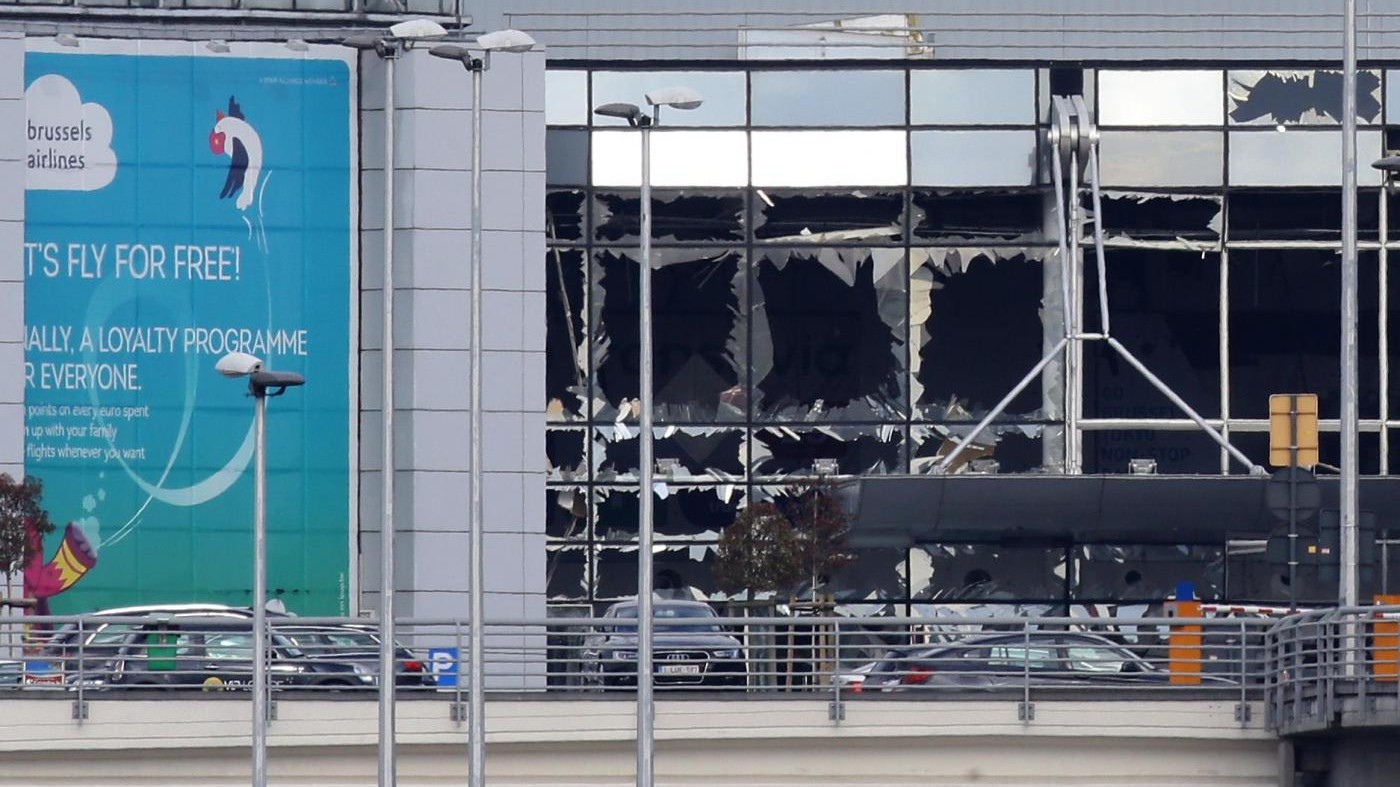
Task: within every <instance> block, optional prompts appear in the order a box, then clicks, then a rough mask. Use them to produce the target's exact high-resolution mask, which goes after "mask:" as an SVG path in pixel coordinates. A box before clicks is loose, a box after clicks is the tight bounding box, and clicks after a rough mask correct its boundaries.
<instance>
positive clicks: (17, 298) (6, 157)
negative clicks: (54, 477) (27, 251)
mask: <svg viewBox="0 0 1400 787" xmlns="http://www.w3.org/2000/svg"><path fill="white" fill-rule="evenodd" d="M24 138H25V131H24V39H23V38H20V37H19V36H16V35H13V34H8V33H3V32H0V473H9V474H10V475H13V476H16V477H19V476H21V475H23V474H24V374H23V370H24V344H23V342H24V267H23V259H24V257H23V251H24V245H23V244H24V230H23V228H24V177H25V167H24Z"/></svg>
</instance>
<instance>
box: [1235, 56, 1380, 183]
mask: <svg viewBox="0 0 1400 787" xmlns="http://www.w3.org/2000/svg"><path fill="white" fill-rule="evenodd" d="M1227 81H1228V83H1229V94H1230V109H1229V115H1230V124H1231V125H1262V126H1291V125H1332V126H1336V125H1340V124H1341V122H1342V72H1341V71H1323V70H1318V71H1288V70H1272V71H1230V72H1229V74H1228V80H1227ZM1380 116H1381V75H1380V72H1379V71H1358V72H1357V74H1356V117H1357V120H1358V122H1361V123H1378V122H1380ZM1334 164H1335V162H1334Z"/></svg>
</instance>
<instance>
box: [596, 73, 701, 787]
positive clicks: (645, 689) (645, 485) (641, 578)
mask: <svg viewBox="0 0 1400 787" xmlns="http://www.w3.org/2000/svg"><path fill="white" fill-rule="evenodd" d="M646 100H647V103H648V104H650V105H651V106H652V107H653V108H654V109H653V110H652V114H651V115H647V114H646V113H644V112H642V110H641V108H640V107H638V106H637V105H636V104H621V103H618V104H603V105H602V106H600V107H598V108H597V109H595V110H593V111H594V112H595V113H597V114H599V115H602V116H604V117H614V118H622V119H624V120H626V121H627V124H628V125H629V126H631V127H632V128H636V129H640V130H641V132H642V184H641V186H642V188H641V194H640V202H641V225H642V226H641V236H642V248H641V260H640V261H639V265H640V267H641V271H640V273H641V276H640V281H641V286H640V288H639V290H640V292H639V295H640V298H641V305H640V310H641V316H640V322H641V325H640V339H641V347H640V348H639V349H640V356H641V358H640V365H641V390H640V391H639V392H638V393H639V399H640V407H641V411H642V412H641V414H640V418H639V420H640V421H641V424H640V426H641V432H642V435H641V438H642V439H641V460H640V464H641V468H640V470H641V481H640V483H641V489H640V495H639V496H640V498H641V500H640V503H641V506H640V508H641V511H640V515H639V518H638V526H637V787H651V785H652V782H653V780H654V777H655V773H656V768H655V762H656V758H655V748H654V743H655V740H654V739H655V732H656V704H655V702H654V699H653V695H652V658H651V657H652V652H651V650H652V640H653V636H652V628H653V627H652V603H651V602H652V560H653V555H652V546H651V542H652V524H653V521H654V519H653V509H654V507H655V506H654V499H653V497H652V495H653V492H652V488H651V487H652V480H651V478H652V473H653V471H654V470H655V467H654V465H655V462H654V460H653V459H652V442H653V439H654V437H655V436H654V435H653V433H652V425H651V423H652V381H651V377H652V347H651V129H652V127H653V126H656V125H658V124H660V122H661V108H662V107H674V108H676V109H695V108H697V107H699V106H700V104H701V103H703V102H704V98H703V97H701V95H700V94H699V93H698V92H697V91H695V90H692V89H690V88H686V87H671V88H663V89H661V90H653V91H651V92H649V93H647V94H646Z"/></svg>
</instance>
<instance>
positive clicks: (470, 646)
mask: <svg viewBox="0 0 1400 787" xmlns="http://www.w3.org/2000/svg"><path fill="white" fill-rule="evenodd" d="M534 45H535V39H533V38H531V37H530V36H528V35H526V34H525V33H522V32H520V31H519V30H500V31H496V32H493V33H486V34H484V35H481V36H478V37H477V39H476V49H478V50H480V51H481V52H482V54H483V57H480V58H478V57H475V56H474V55H473V54H472V50H471V49H469V48H467V47H464V46H455V45H452V44H444V45H442V46H435V47H433V48H432V49H430V50H428V54H431V55H433V56H435V57H441V58H445V59H448V60H457V61H460V62H461V63H462V65H463V66H464V67H465V68H466V69H467V70H468V71H470V72H471V75H472V196H471V201H472V204H471V213H472V218H471V221H472V227H471V260H470V266H471V287H472V294H471V403H472V415H471V477H470V485H471V512H470V517H469V518H468V520H467V541H468V549H469V551H470V553H471V554H470V567H469V569H468V599H467V603H468V604H469V605H470V611H469V618H470V620H471V627H470V628H469V629H468V630H467V636H468V639H467V659H468V661H467V663H468V667H467V676H468V677H467V691H468V693H467V702H468V711H467V735H468V738H469V743H468V752H467V784H468V785H469V786H470V787H483V785H485V784H486V704H485V703H486V698H485V695H484V692H485V685H484V684H485V682H486V681H485V666H484V665H485V658H484V657H485V654H484V650H485V647H486V637H485V628H484V619H485V616H486V613H485V608H486V605H485V600H484V599H483V594H484V591H483V589H482V587H483V586H482V579H481V575H482V571H483V566H484V554H483V552H484V547H483V542H484V540H485V539H484V538H483V533H484V530H485V521H484V516H483V510H484V507H483V505H482V485H483V483H484V482H483V480H482V479H483V474H482V467H481V465H482V438H481V431H482V415H481V410H482V407H481V357H482V355H481V286H482V285H481V278H482V277H481V268H482V259H481V79H482V74H483V73H484V72H485V71H486V70H487V69H489V68H491V53H492V52H528V51H530V49H531V48H532V47H533V46H534Z"/></svg>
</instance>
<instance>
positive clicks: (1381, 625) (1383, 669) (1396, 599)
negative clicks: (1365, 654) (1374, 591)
mask: <svg viewBox="0 0 1400 787" xmlns="http://www.w3.org/2000/svg"><path fill="white" fill-rule="evenodd" d="M1376 603H1377V604H1379V605H1382V606H1395V605H1400V596H1376ZM1371 673H1372V674H1373V675H1375V677H1376V680H1383V681H1389V682H1391V683H1394V682H1395V681H1396V680H1400V619H1397V618H1396V617H1393V616H1392V617H1390V618H1382V619H1378V620H1377V621H1376V622H1375V623H1372V624H1371Z"/></svg>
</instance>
